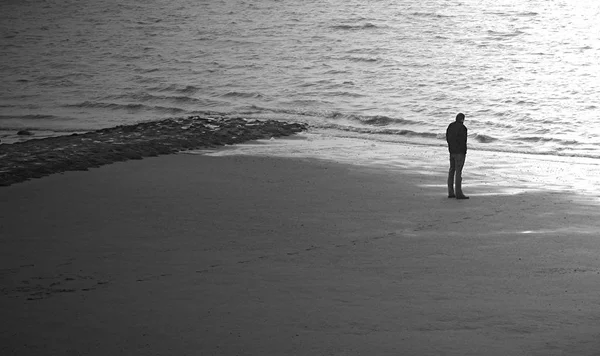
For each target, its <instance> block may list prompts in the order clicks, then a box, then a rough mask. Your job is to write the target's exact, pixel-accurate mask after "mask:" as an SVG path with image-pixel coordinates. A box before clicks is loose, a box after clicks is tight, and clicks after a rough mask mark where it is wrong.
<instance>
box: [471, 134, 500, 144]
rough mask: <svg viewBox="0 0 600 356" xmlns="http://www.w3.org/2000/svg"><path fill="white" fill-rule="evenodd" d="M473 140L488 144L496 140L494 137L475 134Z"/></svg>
mask: <svg viewBox="0 0 600 356" xmlns="http://www.w3.org/2000/svg"><path fill="white" fill-rule="evenodd" d="M474 139H475V141H477V142H480V143H490V142H494V141H497V140H498V139H497V138H495V137H492V136H488V135H482V134H476V135H475V137H474Z"/></svg>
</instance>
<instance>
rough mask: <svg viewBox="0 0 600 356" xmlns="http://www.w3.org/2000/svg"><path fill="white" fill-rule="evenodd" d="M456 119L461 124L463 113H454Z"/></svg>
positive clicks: (463, 118)
mask: <svg viewBox="0 0 600 356" xmlns="http://www.w3.org/2000/svg"><path fill="white" fill-rule="evenodd" d="M456 121H457V122H460V123H461V124H462V123H463V122H465V114H463V113H462V112H459V113H458V114H457V115H456Z"/></svg>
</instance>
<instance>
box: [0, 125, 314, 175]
mask: <svg viewBox="0 0 600 356" xmlns="http://www.w3.org/2000/svg"><path fill="white" fill-rule="evenodd" d="M303 130H306V125H305V124H299V123H287V122H281V121H275V120H267V121H261V120H247V119H244V118H223V117H200V116H192V117H188V118H172V119H166V120H160V121H151V122H143V123H138V124H135V125H126V126H117V127H112V128H107V129H102V130H97V131H92V132H87V133H84V134H72V135H69V136H59V137H50V138H44V139H38V140H29V141H25V142H19V143H14V144H3V145H0V186H8V185H11V184H14V183H18V182H22V181H25V180H28V179H31V178H39V177H43V176H47V175H50V174H53V173H59V172H65V171H75V170H88V169H89V168H92V167H100V166H102V165H105V164H110V163H114V162H118V161H126V160H130V159H142V158H144V157H151V156H158V155H164V154H171V153H175V152H180V151H185V150H190V149H198V148H211V147H218V146H222V145H231V144H236V143H242V142H246V141H251V140H258V139H265V138H271V137H281V136H288V135H292V134H294V133H298V132H301V131H303Z"/></svg>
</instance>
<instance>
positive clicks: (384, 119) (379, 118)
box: [334, 113, 417, 127]
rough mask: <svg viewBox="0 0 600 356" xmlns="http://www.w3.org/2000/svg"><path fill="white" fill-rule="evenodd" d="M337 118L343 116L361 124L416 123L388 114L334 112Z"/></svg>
mask: <svg viewBox="0 0 600 356" xmlns="http://www.w3.org/2000/svg"><path fill="white" fill-rule="evenodd" d="M334 115H336V116H335V117H337V118H340V117H341V118H344V119H347V120H350V121H354V122H358V123H361V124H366V125H371V126H379V127H380V126H390V125H411V124H417V123H416V122H414V121H411V120H407V119H396V118H392V117H389V116H384V115H375V116H361V115H342V114H339V113H337V114H334Z"/></svg>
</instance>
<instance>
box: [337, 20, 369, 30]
mask: <svg viewBox="0 0 600 356" xmlns="http://www.w3.org/2000/svg"><path fill="white" fill-rule="evenodd" d="M331 28H332V29H334V30H342V31H359V30H370V29H375V28H379V26H377V25H375V24H372V23H370V22H367V23H364V24H359V25H333V26H331Z"/></svg>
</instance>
